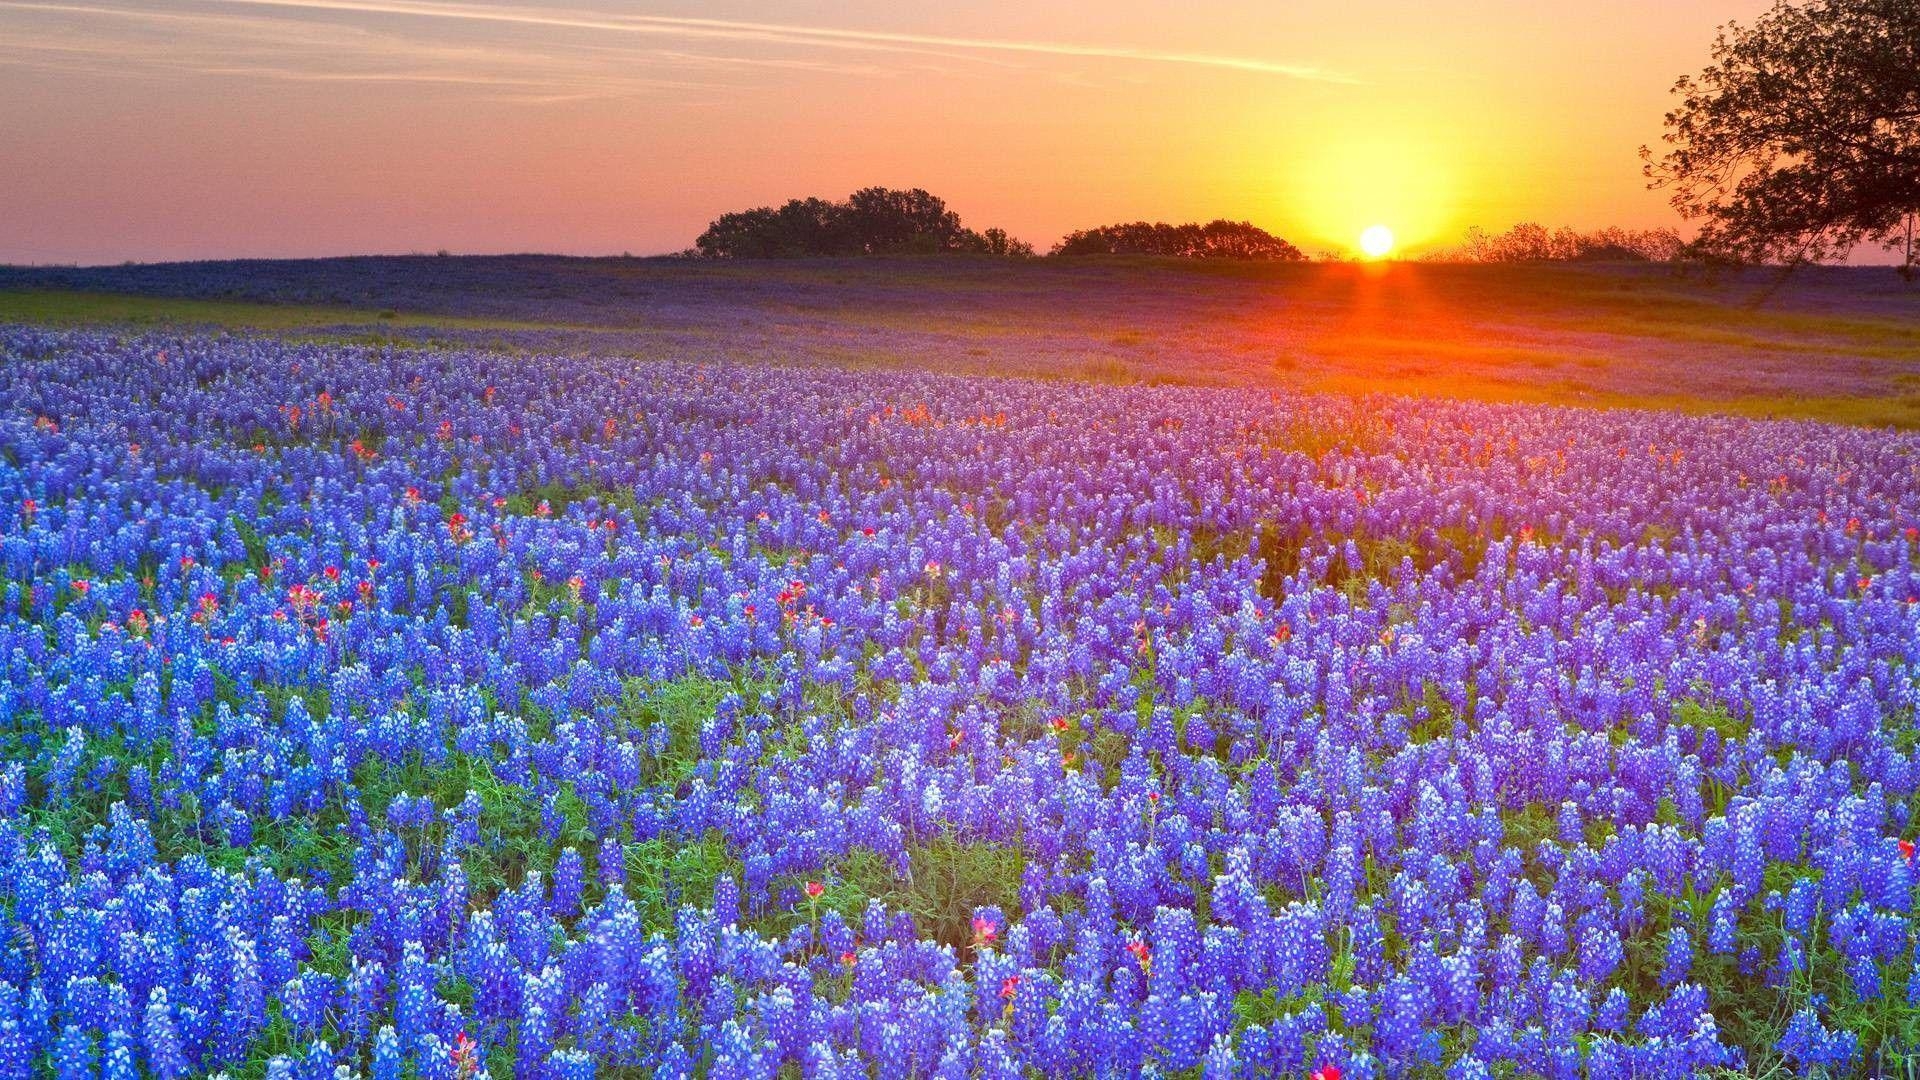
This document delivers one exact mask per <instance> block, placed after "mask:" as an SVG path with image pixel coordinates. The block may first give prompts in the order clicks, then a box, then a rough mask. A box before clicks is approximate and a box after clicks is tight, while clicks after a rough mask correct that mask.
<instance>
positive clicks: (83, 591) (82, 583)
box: [73, 578, 93, 596]
mask: <svg viewBox="0 0 1920 1080" xmlns="http://www.w3.org/2000/svg"><path fill="white" fill-rule="evenodd" d="M91 588H93V582H91V581H88V580H87V579H85V578H76V579H74V582H73V591H74V592H77V593H79V594H80V595H81V596H85V595H87V590H88V589H91Z"/></svg>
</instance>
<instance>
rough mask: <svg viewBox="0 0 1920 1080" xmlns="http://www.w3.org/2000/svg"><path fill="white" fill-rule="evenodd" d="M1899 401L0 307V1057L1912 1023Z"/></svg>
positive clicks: (1252, 1053) (1242, 1063) (1907, 526)
mask: <svg viewBox="0 0 1920 1080" xmlns="http://www.w3.org/2000/svg"><path fill="white" fill-rule="evenodd" d="M1917 528H1920V437H1915V436H1911V435H1902V434H1895V433H1891V432H1889V431H1884V430H1878V431H1876V430H1868V429H1856V428H1843V427H1833V426H1825V425H1819V424H1811V423H1787V422H1760V421H1744V420H1732V419H1713V418H1690V417H1683V416H1679V415H1675V414H1665V413H1657V412H1598V411H1582V410H1574V409H1560V408H1551V407H1544V406H1523V405H1493V404H1474V403H1461V402H1443V401H1435V400H1418V399H1412V398H1376V399H1369V400H1365V401H1356V400H1353V399H1349V398H1341V397H1319V396H1311V395H1294V394H1287V393H1280V394H1276V393H1273V392H1269V391H1268V390H1264V389H1203V388H1178V387H1145V386H1112V385H1077V384H1070V383H1064V382H1043V381H1025V380H1015V379H987V378H958V377H951V376H943V375H937V374H926V373H912V372H905V371H865V372H851V371H836V370H832V369H829V368H824V367H822V368H805V369H801V368H779V367H773V366H760V365H729V364H724V363H707V364H694V363H673V362H647V363H636V362H634V361H632V360H630V359H623V358H619V357H615V356H610V355H547V354H541V353H530V354H527V355H506V354H502V353H493V352H485V351H462V350H459V349H457V348H454V347H439V348H419V349H383V348H364V347H354V346H344V345H339V344H324V345H323V344H302V343H298V342H295V341H292V340H276V339H272V338H266V337H233V336H214V335H196V334H154V335H150V336H144V337H136V338H131V339H130V338H127V337H125V336H116V335H110V334H104V333H96V332H88V331H51V330H38V329H32V328H26V327H13V328H8V329H4V330H0V739H4V740H5V748H4V752H3V753H0V819H4V820H3V821H0V919H4V922H5V930H6V934H5V936H4V941H0V1076H8V1077H11V1076H27V1075H41V1074H46V1075H57V1076H61V1077H80V1076H93V1075H106V1076H111V1077H139V1076H153V1077H163V1078H170V1077H182V1076H197V1075H204V1074H208V1073H218V1072H225V1073H227V1074H228V1075H229V1076H232V1077H235V1078H238V1077H241V1076H266V1077H276V1078H279V1077H298V1078H312V1080H323V1078H324V1080H333V1078H335V1077H339V1076H365V1077H373V1078H379V1080H390V1078H399V1077H414V1076H417V1077H419V1078H422V1080H451V1078H461V1080H465V1078H470V1077H473V1076H477V1075H480V1074H481V1073H483V1072H484V1073H486V1074H489V1075H492V1076H494V1077H501V1078H504V1077H507V1076H530V1077H562V1078H573V1077H588V1076H595V1075H599V1076H614V1075H630V1076H639V1075H650V1076H662V1077H675V1076H711V1077H723V1078H745V1077H774V1076H803V1077H849V1076H901V1075H912V1076H920V1077H973V1076H979V1077H996V1078H997V1077H1011V1076H1020V1075H1048V1076H1053V1075H1072V1076H1131V1075H1139V1074H1142V1073H1150V1074H1158V1075H1191V1076H1205V1077H1208V1078H1214V1077H1237V1076H1248V1077H1264V1076H1273V1077H1302V1076H1307V1075H1309V1074H1313V1073H1317V1074H1319V1075H1321V1076H1323V1077H1334V1076H1339V1077H1345V1078H1355V1077H1369V1076H1405V1075H1436V1074H1444V1075H1446V1076H1449V1077H1461V1078H1468V1077H1477V1076H1488V1075H1494V1076H1511V1075H1545V1076H1571V1075H1591V1076H1595V1077H1629V1076H1680V1075H1688V1074H1694V1073H1706V1072H1712V1071H1716V1070H1725V1071H1727V1072H1730V1073H1732V1072H1748V1073H1762V1072H1766V1071H1768V1070H1790V1071H1797V1072H1803V1073H1813V1072H1821V1071H1824V1072H1826V1073H1828V1074H1831V1075H1852V1074H1858V1073H1876V1072H1891V1071H1895V1070H1896V1069H1897V1068H1898V1067H1899V1063H1900V1062H1903V1061H1904V1060H1905V1056H1906V1055H1907V1054H1909V1053H1911V1052H1912V1051H1913V1050H1914V1049H1915V1047H1916V1046H1920V1005H1916V1004H1915V1003H1916V1002H1920V968H1917V967H1916V964H1915V945H1914V940H1915V933H1914V929H1915V927H1914V919H1915V885H1916V881H1915V869H1914V866H1913V858H1914V848H1913V845H1912V844H1911V843H1910V842H1909V840H1908V839H1907V838H1908V837H1911V836H1914V835H1915V834H1916V833H1920V822H1915V821H1914V820H1913V810H1914V806H1915V793H1916V789H1920V759H1916V753H1917V752H1920V729H1917V728H1916V713H1915V703H1916V692H1917V691H1920V683H1916V677H1915V676H1916V665H1920V603H1916V598H1917V597H1920V532H1917V531H1916V529H1917Z"/></svg>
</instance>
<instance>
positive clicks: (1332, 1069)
mask: <svg viewBox="0 0 1920 1080" xmlns="http://www.w3.org/2000/svg"><path fill="white" fill-rule="evenodd" d="M1311 1080H1340V1066H1338V1065H1322V1066H1320V1067H1319V1068H1317V1069H1315V1070H1313V1074H1312V1077H1311Z"/></svg>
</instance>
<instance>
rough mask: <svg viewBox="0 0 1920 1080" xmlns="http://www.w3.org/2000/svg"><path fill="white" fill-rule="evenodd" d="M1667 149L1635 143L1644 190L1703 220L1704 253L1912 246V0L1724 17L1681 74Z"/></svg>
mask: <svg viewBox="0 0 1920 1080" xmlns="http://www.w3.org/2000/svg"><path fill="white" fill-rule="evenodd" d="M1673 92H1674V94H1675V95H1676V96H1678V97H1679V99H1680V104H1679V106H1678V107H1677V108H1675V109H1674V110H1673V111H1672V112H1669V113H1668V114H1667V117H1666V126H1667V133H1666V135H1665V141H1666V143H1667V145H1668V146H1669V147H1670V149H1669V150H1668V151H1667V152H1666V154H1665V156H1663V157H1662V158H1660V159H1659V160H1658V161H1655V160H1654V158H1653V152H1652V151H1651V150H1650V149H1648V148H1646V147H1642V148H1641V150H1640V154H1641V157H1642V158H1643V159H1645V160H1646V162H1647V166H1646V174H1647V177H1648V180H1649V181H1650V183H1649V186H1651V187H1655V188H1667V189H1670V190H1671V191H1672V192H1673V205H1674V207H1675V208H1677V209H1678V210H1679V211H1680V213H1681V214H1682V215H1684V216H1686V217H1688V218H1696V217H1697V218H1703V219H1705V224H1704V225H1703V226H1702V228H1701V230H1700V236H1699V238H1698V239H1697V240H1696V244H1698V245H1699V246H1700V247H1701V248H1702V249H1703V250H1706V251H1711V252H1715V253H1720V254H1725V255H1731V256H1734V257H1737V258H1741V259H1744V260H1747V261H1751V262H1764V261H1779V262H1785V263H1788V264H1792V263H1797V262H1801V261H1818V260H1821V259H1828V258H1835V257H1839V256H1843V255H1845V254H1846V253H1847V252H1848V251H1849V250H1851V249H1852V248H1853V247H1854V246H1855V245H1857V244H1860V243H1863V242H1869V243H1878V244H1881V245H1884V246H1886V247H1888V248H1896V247H1902V246H1904V247H1905V249H1906V262H1905V264H1904V266H1903V268H1902V272H1903V273H1906V274H1909V275H1910V274H1911V273H1912V272H1913V267H1914V258H1915V253H1914V251H1913V248H1912V242H1911V240H1910V239H1908V238H1909V236H1910V235H1911V224H1910V223H1911V221H1912V218H1913V216H1914V215H1915V214H1916V213H1920V3H1916V2H1915V0H1811V2H1807V3H1791V2H1788V0H1778V2H1777V3H1775V5H1774V7H1773V9H1772V10H1770V11H1768V12H1767V13H1766V14H1765V15H1762V16H1761V17H1760V18H1759V19H1758V20H1757V21H1755V22H1754V24H1753V25H1752V26H1750V27H1747V26H1741V25H1739V24H1737V23H1728V24H1727V25H1726V26H1725V27H1723V28H1722V29H1721V31H1720V33H1719V35H1718V36H1717V37H1716V38H1715V40H1714V44H1713V65H1712V66H1711V67H1708V68H1707V69H1706V70H1705V71H1703V72H1701V74H1700V75H1699V76H1698V77H1683V78H1682V79H1680V81H1679V82H1677V83H1675V84H1674V88H1673Z"/></svg>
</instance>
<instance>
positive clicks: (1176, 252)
mask: <svg viewBox="0 0 1920 1080" xmlns="http://www.w3.org/2000/svg"><path fill="white" fill-rule="evenodd" d="M1052 253H1053V254H1055V255H1163V256H1168V257H1172V258H1179V259H1271V260H1275V261H1279V262H1304V261H1305V260H1306V255H1304V254H1302V253H1301V251H1300V249H1299V248H1297V247H1294V246H1293V245H1292V244H1289V243H1287V242H1286V241H1285V240H1282V239H1280V238H1279V237H1277V236H1275V235H1273V234H1272V233H1270V232H1268V231H1267V230H1265V229H1262V228H1260V227H1259V226H1257V225H1253V224H1250V223H1248V222H1245V221H1227V220H1224V219H1222V220H1219V221H1209V222H1207V223H1206V224H1205V225H1198V224H1191V223H1189V224H1186V225H1168V224H1167V223H1165V222H1163V221H1154V222H1148V221H1135V222H1130V223H1128V224H1125V225H1104V226H1102V227H1100V228H1098V229H1085V230H1081V231H1079V232H1071V233H1068V234H1067V235H1066V236H1065V237H1062V238H1061V240H1060V242H1059V243H1058V244H1055V245H1054V247H1053V252H1052Z"/></svg>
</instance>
